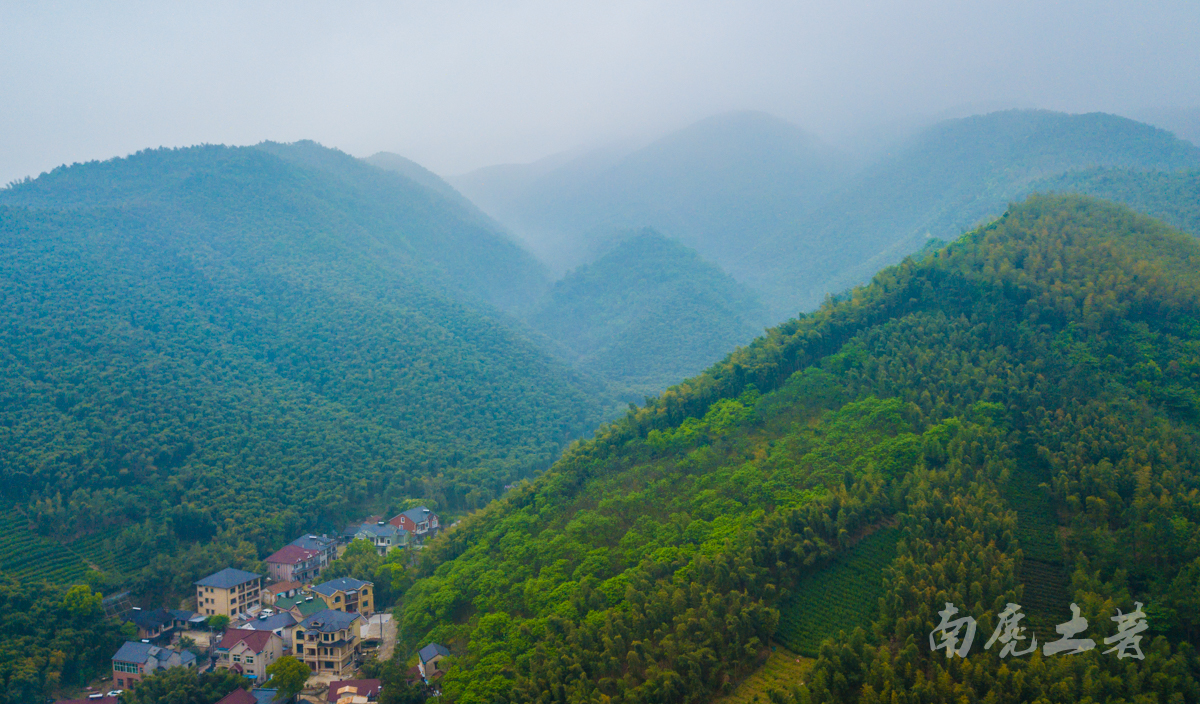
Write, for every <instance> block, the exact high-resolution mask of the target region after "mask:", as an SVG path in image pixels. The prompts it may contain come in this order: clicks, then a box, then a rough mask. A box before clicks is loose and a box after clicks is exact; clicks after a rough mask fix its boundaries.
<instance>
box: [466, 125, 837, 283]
mask: <svg viewBox="0 0 1200 704" xmlns="http://www.w3.org/2000/svg"><path fill="white" fill-rule="evenodd" d="M844 162H845V159H844V158H843V157H842V156H841V155H840V154H839V153H838V152H836V151H835V150H834V149H833V148H831V147H829V146H827V145H824V144H822V143H821V142H820V141H818V140H817V139H816V138H814V137H812V136H811V135H808V134H807V133H805V132H804V131H802V130H800V129H799V128H798V127H795V126H794V125H792V124H790V123H788V122H785V121H783V120H780V119H778V118H775V117H771V116H770V115H766V114H764V113H757V112H739V113H730V114H725V115H718V116H715V117H711V118H708V119H706V120H703V121H701V122H698V123H696V124H693V125H691V126H689V127H686V128H684V129H682V130H679V131H677V132H674V133H671V134H669V135H667V136H665V137H663V138H661V139H659V140H657V141H655V142H653V143H652V144H649V145H647V146H645V147H642V148H639V149H636V150H633V151H632V152H629V153H624V152H621V151H614V150H597V151H591V152H587V153H584V154H582V155H579V156H576V157H575V158H572V159H569V160H567V161H566V162H565V163H563V161H562V160H561V159H554V160H548V161H544V162H540V163H535V164H531V165H527V166H524V167H522V166H511V165H510V166H499V167H490V168H488V169H484V170H480V171H478V172H474V173H471V174H467V175H465V176H460V177H458V178H455V179H452V183H453V184H454V185H455V186H456V187H457V188H458V189H459V190H460V191H462V193H464V194H465V195H466V196H467V197H468V198H470V199H471V200H472V201H473V202H475V203H477V204H478V205H479V206H480V207H482V208H483V209H484V210H485V211H486V212H488V213H489V214H491V215H492V216H493V217H495V218H496V219H497V220H499V221H500V222H502V223H504V224H505V225H507V226H508V227H510V228H512V229H513V231H514V232H516V233H517V234H518V235H519V236H521V237H522V238H523V239H524V240H525V241H526V242H527V243H528V245H529V247H530V249H531V250H532V251H533V252H534V253H535V254H537V255H538V256H539V257H540V258H541V259H542V260H543V261H545V262H547V263H548V264H549V265H550V266H551V268H552V269H554V270H556V271H562V270H565V269H568V268H570V267H573V266H576V265H578V264H579V263H581V262H584V261H587V260H588V259H590V258H591V257H592V254H593V249H594V247H595V246H596V243H597V242H603V241H605V240H606V239H607V238H608V236H609V235H610V234H611V233H612V232H614V231H618V230H629V229H640V228H643V227H650V228H653V229H655V230H657V231H658V232H661V233H662V234H664V235H666V236H668V237H671V238H674V239H677V240H679V241H680V242H682V243H683V244H685V245H687V246H688V247H691V248H693V249H695V250H696V251H698V252H699V253H700V255H701V256H703V257H704V258H705V259H708V260H709V261H712V262H714V263H716V264H717V265H719V266H721V267H722V268H726V269H727V266H726V264H727V263H728V262H733V261H737V260H738V259H739V255H740V252H741V251H742V250H743V249H744V248H746V247H751V246H754V245H755V244H756V243H758V242H759V240H760V238H761V237H762V236H763V235H764V234H765V233H770V232H774V231H775V230H777V229H779V228H780V227H784V226H787V225H789V224H791V223H793V222H794V221H795V220H796V218H798V217H799V216H800V215H801V214H802V213H804V212H806V211H807V210H808V209H809V208H811V207H812V206H813V204H814V203H815V202H817V200H818V199H819V197H820V196H822V195H823V194H825V193H827V192H828V191H829V190H830V189H831V188H832V187H833V186H834V185H835V184H836V183H837V182H838V181H839V179H840V178H841V177H843V176H844V175H845V174H846V171H847V167H846V165H845V163H844ZM734 273H735V274H736V273H737V272H734Z"/></svg>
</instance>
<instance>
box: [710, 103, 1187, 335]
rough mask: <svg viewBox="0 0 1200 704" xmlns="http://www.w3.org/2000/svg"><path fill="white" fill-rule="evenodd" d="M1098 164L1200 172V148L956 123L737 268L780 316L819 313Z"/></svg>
mask: <svg viewBox="0 0 1200 704" xmlns="http://www.w3.org/2000/svg"><path fill="white" fill-rule="evenodd" d="M1095 167H1110V168H1123V169H1136V170H1157V171H1165V172H1172V171H1177V170H1182V169H1196V168H1200V148H1197V147H1196V146H1195V145H1192V144H1190V143H1188V142H1185V141H1184V140H1181V139H1178V138H1177V137H1175V136H1174V135H1172V134H1171V133H1169V132H1166V131H1165V130H1161V129H1158V128H1155V127H1151V126H1149V125H1145V124H1142V123H1139V122H1134V121H1133V120H1129V119H1126V118H1122V117H1117V116H1115V115H1108V114H1104V113H1090V114H1085V115H1069V114H1064V113H1055V112H1050V111H1047V110H1010V111H1004V112H997V113H991V114H988V115H978V116H974V117H967V118H962V119H957V120H948V121H946V122H942V123H939V124H937V125H934V126H933V127H931V128H929V129H927V130H926V131H924V132H922V133H921V134H919V135H918V136H917V137H915V138H914V139H913V140H911V142H910V143H908V144H906V145H904V146H903V147H902V148H899V149H897V150H896V151H895V152H893V153H892V154H891V155H889V156H887V157H885V158H884V159H882V160H880V161H879V162H877V163H875V164H873V165H871V166H869V167H867V168H866V169H864V170H863V171H861V172H859V173H858V174H856V175H855V176H854V177H853V178H851V179H849V180H848V181H846V182H845V183H844V184H842V185H841V186H840V187H839V189H838V190H837V191H836V192H835V193H833V194H832V195H830V197H828V198H826V199H824V200H823V201H822V202H821V204H820V207H818V208H816V209H814V210H812V211H811V212H809V213H807V214H805V215H804V216H802V217H801V218H800V219H799V221H798V222H796V223H795V224H793V225H792V226H790V227H788V228H786V229H784V230H781V231H778V232H776V233H774V235H773V236H772V237H771V238H766V239H764V240H763V241H761V242H760V243H759V244H757V245H756V247H755V248H753V249H748V250H747V253H746V255H745V258H744V259H743V260H742V261H739V262H738V263H736V264H731V265H730V266H729V267H727V268H728V270H729V271H731V272H733V273H734V274H735V275H737V276H739V277H740V278H741V280H742V281H743V282H745V283H747V284H749V285H751V286H753V287H755V288H756V289H757V290H759V292H760V293H761V294H762V296H763V298H764V300H765V301H766V302H767V303H768V304H769V305H773V306H775V307H776V309H777V310H778V311H780V312H784V313H790V312H792V311H795V310H798V309H799V310H804V309H809V308H812V307H815V306H816V305H818V304H819V303H820V302H821V300H822V299H823V298H824V296H825V295H826V294H828V293H831V292H838V291H842V290H844V289H846V288H849V287H850V286H853V285H857V284H860V283H863V282H865V281H867V280H869V279H870V277H871V276H872V275H874V273H875V272H876V271H878V270H879V269H880V268H882V267H884V266H886V265H889V264H893V263H895V262H898V261H899V260H900V259H901V258H903V257H904V256H905V255H907V254H909V253H911V252H915V251H917V250H918V249H920V248H921V247H922V245H923V244H924V242H925V240H926V239H927V238H929V237H934V238H940V239H944V240H949V239H953V238H955V237H957V236H958V235H959V234H961V233H962V232H964V231H966V230H967V229H968V228H970V227H973V226H974V225H975V224H977V223H978V222H980V221H981V220H984V219H987V218H989V217H995V216H997V215H999V214H1000V213H1001V212H1002V211H1003V210H1004V208H1005V207H1006V206H1007V204H1008V203H1009V202H1011V201H1014V200H1019V199H1022V198H1024V197H1025V196H1026V195H1028V194H1029V193H1031V192H1034V191H1035V190H1037V189H1038V187H1039V185H1041V184H1040V182H1042V181H1043V180H1044V179H1049V178H1052V177H1055V176H1057V175H1059V174H1061V173H1063V172H1067V171H1077V170H1082V169H1089V168H1095Z"/></svg>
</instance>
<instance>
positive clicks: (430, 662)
mask: <svg viewBox="0 0 1200 704" xmlns="http://www.w3.org/2000/svg"><path fill="white" fill-rule="evenodd" d="M448 657H450V650H449V649H447V648H446V646H444V645H442V644H441V643H430V644H429V645H427V646H425V647H424V648H421V649H420V650H419V651H417V667H419V668H420V670H421V677H424V678H425V681H426V682H428V681H430V680H432V679H434V678H436V677H440V676H441V675H442V673H443V672H445V670H443V669H442V668H441V667H439V666H438V663H439V662H441V661H442V660H445V659H446V658H448Z"/></svg>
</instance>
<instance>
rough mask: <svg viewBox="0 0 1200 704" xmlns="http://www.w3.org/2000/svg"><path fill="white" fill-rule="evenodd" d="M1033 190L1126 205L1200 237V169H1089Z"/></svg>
mask: <svg viewBox="0 0 1200 704" xmlns="http://www.w3.org/2000/svg"><path fill="white" fill-rule="evenodd" d="M1033 190H1036V191H1039V192H1042V193H1049V192H1058V193H1082V194H1083V195H1087V196H1092V197H1094V198H1103V199H1104V200H1110V201H1113V202H1116V203H1122V204H1124V205H1127V206H1129V207H1130V208H1133V209H1134V210H1136V211H1138V212H1140V213H1146V214H1147V215H1152V216H1154V217H1156V218H1158V219H1160V220H1162V221H1163V222H1165V223H1167V224H1169V225H1172V226H1174V227H1176V228H1179V229H1180V230H1183V231H1184V232H1186V233H1188V234H1190V235H1195V236H1196V237H1200V170H1191V171H1171V172H1164V171H1138V170H1135V169H1102V168H1097V169H1086V170H1083V171H1070V172H1067V173H1064V174H1059V175H1058V176H1053V177H1051V178H1048V179H1045V180H1043V181H1039V182H1038V183H1036V184H1034V186H1033Z"/></svg>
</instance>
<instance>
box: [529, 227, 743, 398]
mask: <svg viewBox="0 0 1200 704" xmlns="http://www.w3.org/2000/svg"><path fill="white" fill-rule="evenodd" d="M528 320H529V323H530V324H531V325H532V326H533V327H534V328H536V329H537V330H539V331H541V332H542V333H544V334H545V335H546V336H547V337H549V338H550V339H552V340H554V341H556V342H557V343H559V344H561V345H563V347H564V348H565V351H566V356H567V358H568V359H570V360H571V361H572V362H573V363H574V364H576V365H578V366H579V367H581V368H582V369H584V370H586V371H588V372H591V373H593V374H595V375H597V376H599V377H601V378H604V379H606V380H608V381H609V382H611V383H612V384H613V385H614V387H615V388H614V391H615V392H616V393H619V394H621V395H623V396H624V397H626V398H627V399H628V400H631V401H640V400H642V399H643V398H644V397H645V396H646V395H647V394H649V395H654V394H657V393H658V392H659V391H661V390H663V389H665V388H667V387H668V386H670V385H672V384H674V383H676V382H678V381H679V380H680V379H685V378H687V377H689V376H692V375H694V374H697V373H699V372H700V371H702V370H703V369H705V368H706V367H708V366H709V365H711V364H712V363H713V362H716V361H717V360H719V359H721V358H722V357H724V356H725V355H726V354H728V352H729V350H731V349H733V348H735V347H737V346H738V345H739V344H745V343H748V342H749V341H750V340H752V339H753V338H754V337H755V336H756V335H757V334H759V333H760V332H761V331H762V329H763V327H764V325H765V324H766V311H765V310H764V308H763V306H762V304H761V303H759V301H758V299H757V297H756V296H755V295H754V293H753V292H751V291H750V290H748V289H746V288H745V287H744V286H742V285H741V284H739V283H737V282H736V281H734V280H733V279H732V278H731V277H730V276H729V275H728V274H726V273H724V272H723V271H721V270H720V269H719V268H718V267H716V266H714V265H713V264H710V263H708V262H706V261H704V260H703V259H701V258H700V257H699V256H698V255H697V254H696V253H695V252H694V251H692V250H690V249H688V248H687V247H684V246H683V245H681V244H679V243H678V242H675V241H673V240H670V239H667V238H666V237H663V236H662V235H659V234H658V233H655V232H653V231H650V230H644V231H641V232H636V233H629V234H627V235H625V236H623V237H620V238H619V239H617V241H616V242H614V243H613V244H612V245H611V249H610V250H609V251H608V252H606V253H605V254H604V255H603V256H601V257H600V258H599V259H597V260H596V261H594V262H592V263H590V264H587V265H584V266H581V267H579V268H577V269H575V270H573V271H571V272H569V273H568V274H567V275H566V276H565V277H564V278H563V279H562V280H560V281H558V282H556V283H555V284H554V286H553V287H552V288H551V289H550V290H549V292H548V293H547V294H546V295H545V297H544V298H543V299H542V300H541V301H540V302H539V303H538V305H537V307H536V308H535V309H534V311H533V312H532V313H531V314H530V315H529V316H528Z"/></svg>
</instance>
